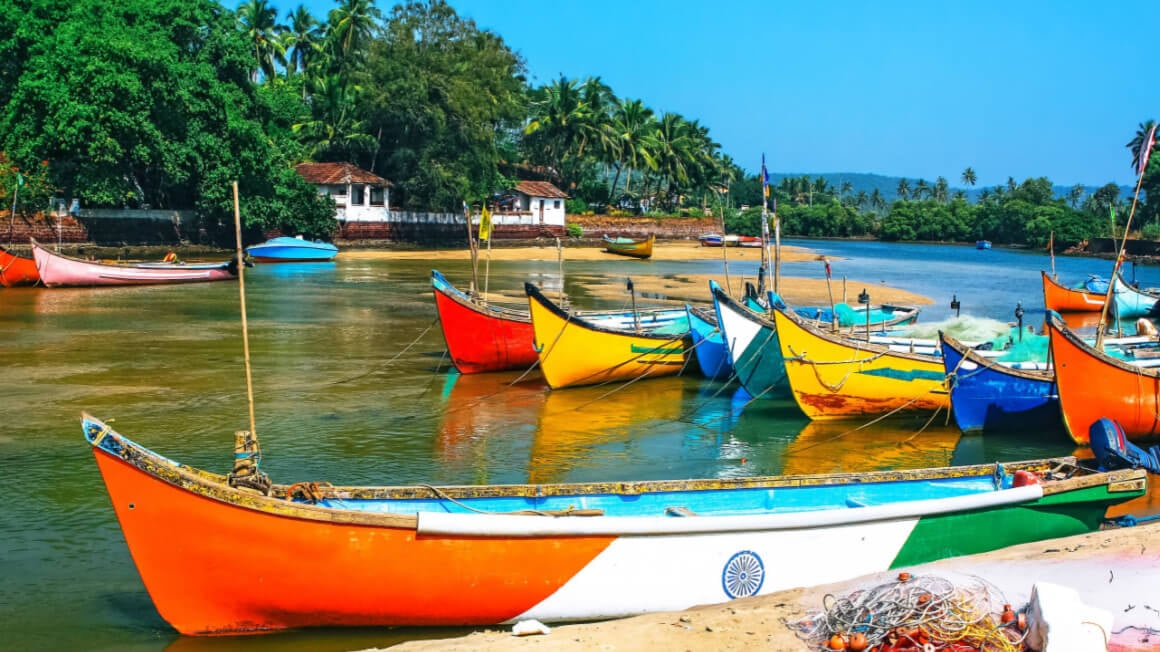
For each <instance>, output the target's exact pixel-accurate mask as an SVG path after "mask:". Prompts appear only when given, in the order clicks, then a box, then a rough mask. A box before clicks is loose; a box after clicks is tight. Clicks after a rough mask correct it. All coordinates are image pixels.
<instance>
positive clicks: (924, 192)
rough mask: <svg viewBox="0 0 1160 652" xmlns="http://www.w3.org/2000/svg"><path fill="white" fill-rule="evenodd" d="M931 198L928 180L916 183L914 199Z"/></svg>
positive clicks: (920, 180)
mask: <svg viewBox="0 0 1160 652" xmlns="http://www.w3.org/2000/svg"><path fill="white" fill-rule="evenodd" d="M929 196H930V185H929V184H927V182H926V179H919V180H918V181H915V182H914V198H915V199H923V198H924V197H929Z"/></svg>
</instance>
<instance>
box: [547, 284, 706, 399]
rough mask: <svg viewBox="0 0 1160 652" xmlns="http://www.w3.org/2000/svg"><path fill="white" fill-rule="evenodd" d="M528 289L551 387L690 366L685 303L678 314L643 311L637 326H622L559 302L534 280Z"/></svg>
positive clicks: (670, 372)
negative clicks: (656, 314)
mask: <svg viewBox="0 0 1160 652" xmlns="http://www.w3.org/2000/svg"><path fill="white" fill-rule="evenodd" d="M524 291H525V292H526V293H527V295H528V305H529V308H530V311H531V314H532V328H533V330H534V331H535V344H534V346H535V349H536V352H537V353H538V354H539V359H540V371H542V372H543V374H544V379H545V380H547V381H548V386H550V387H551V388H552V389H560V388H563V387H570V386H573V385H596V384H600V383H608V382H617V381H627V380H634V379H640V378H644V377H652V378H655V377H659V376H669V375H673V374H677V373H680V372H681V371H682V370H683V369H684V368H685V362H686V359H685V353H686V350H687V348H688V347H687V343H686V338H687V337H688V334H689V323H688V319H687V317H686V315H685V310H684V308H681V309H680V315H681V317H680V318H679V319H667V318H664V317H661V318H657V319H653V318H652V316H651V315H649V314H648V313H643V312H642V313H639V317H638V318H637V319H636V320H635V321H634V323H633V325H632V326H630V327H619V326H614V325H610V324H608V323H607V322H604V321H601V320H595V319H588V318H586V317H585V316H584V315H581V314H578V313H575V312H569V311H568V310H565V309H564V308H561V307H560V306H557V305H556V304H555V303H553V302H552V300H551V299H549V298H547V297H546V296H544V293H543V292H541V291H540V289H539V288H538V287H536V286H535V285H534V284H532V283H525V284H524Z"/></svg>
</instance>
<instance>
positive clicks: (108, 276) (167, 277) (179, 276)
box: [32, 242, 238, 288]
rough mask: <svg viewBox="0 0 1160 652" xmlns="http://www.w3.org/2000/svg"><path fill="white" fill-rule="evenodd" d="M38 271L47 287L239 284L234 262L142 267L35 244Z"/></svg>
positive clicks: (33, 249)
mask: <svg viewBox="0 0 1160 652" xmlns="http://www.w3.org/2000/svg"><path fill="white" fill-rule="evenodd" d="M32 255H33V257H34V258H35V259H36V269H37V271H38V272H40V280H41V282H42V283H44V285H45V286H46V287H50V288H51V287H97V286H119V285H170V284H176V283H205V282H210V281H236V280H237V278H238V275H237V274H236V273H235V272H234V271H231V270H233V268H234V266H233V261H226V262H222V263H207V264H191V265H183V264H173V265H166V264H159V263H146V264H141V265H132V264H112V263H101V262H94V261H88V260H80V259H79V258H70V257H68V256H62V255H60V254H56V253H53V252H51V251H48V250H47V249H44V248H43V247H41V246H39V245H38V244H36V243H35V242H33V243H32Z"/></svg>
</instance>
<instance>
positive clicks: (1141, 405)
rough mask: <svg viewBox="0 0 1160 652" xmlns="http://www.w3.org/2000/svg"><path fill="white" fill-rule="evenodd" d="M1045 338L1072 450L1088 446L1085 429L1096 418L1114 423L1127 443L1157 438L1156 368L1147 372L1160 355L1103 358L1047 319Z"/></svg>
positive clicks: (1143, 351)
mask: <svg viewBox="0 0 1160 652" xmlns="http://www.w3.org/2000/svg"><path fill="white" fill-rule="evenodd" d="M1047 332H1048V335H1049V337H1050V338H1051V359H1052V360H1053V361H1054V364H1055V382H1056V385H1057V386H1058V391H1059V406H1060V410H1061V411H1062V413H1063V423H1064V426H1065V427H1066V428H1067V432H1068V434H1069V435H1071V438H1072V439H1073V440H1074V441H1075V442H1076V443H1077V444H1082V445H1085V446H1086V445H1087V444H1088V429H1089V428H1091V425H1092V424H1093V423H1095V422H1096V421H1098V420H1099V419H1100V418H1102V417H1107V418H1109V419H1111V420H1113V421H1116V422H1118V423H1119V424H1120V425H1121V426H1122V427H1123V429H1124V434H1125V435H1126V436H1127V437H1128V438H1129V439H1149V438H1154V437H1157V436H1160V367H1156V366H1152V365H1154V363H1155V362H1156V361H1157V357H1158V356H1160V351H1158V350H1157V349H1155V348H1152V349H1148V348H1137V349H1131V350H1130V351H1131V352H1130V354H1128V355H1126V357H1123V358H1121V357H1117V356H1113V355H1109V354H1108V353H1107V352H1105V351H1102V350H1100V349H1097V348H1095V347H1094V346H1092V345H1090V344H1088V343H1087V341H1085V340H1084V339H1083V338H1081V337H1080V336H1078V335H1076V334H1075V332H1073V331H1072V330H1071V329H1069V328H1068V327H1067V326H1065V325H1064V323H1063V320H1062V319H1061V318H1060V317H1059V316H1058V315H1052V314H1051V313H1048V314H1047Z"/></svg>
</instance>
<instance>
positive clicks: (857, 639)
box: [846, 632, 867, 652]
mask: <svg viewBox="0 0 1160 652" xmlns="http://www.w3.org/2000/svg"><path fill="white" fill-rule="evenodd" d="M866 643H867V641H866V635H865V634H863V633H862V632H854V633H853V634H850V642H849V643H848V644H847V645H846V649H847V650H850V652H864V651H865V649H866Z"/></svg>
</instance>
